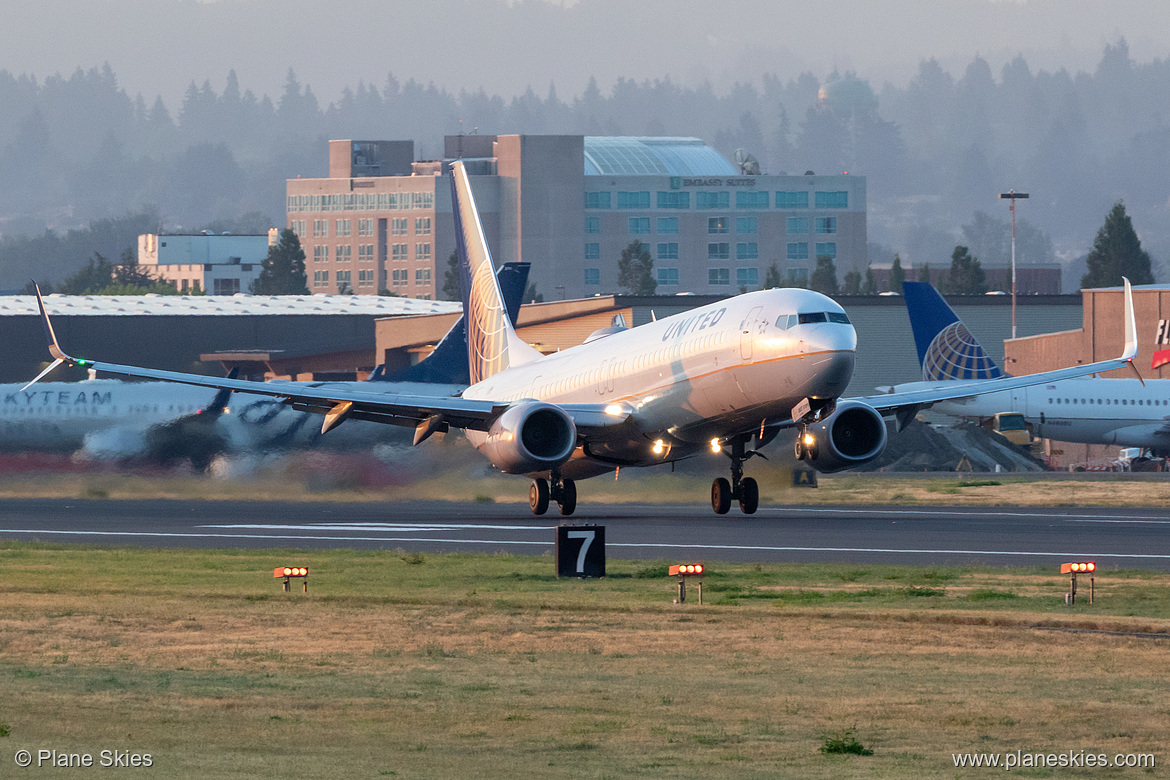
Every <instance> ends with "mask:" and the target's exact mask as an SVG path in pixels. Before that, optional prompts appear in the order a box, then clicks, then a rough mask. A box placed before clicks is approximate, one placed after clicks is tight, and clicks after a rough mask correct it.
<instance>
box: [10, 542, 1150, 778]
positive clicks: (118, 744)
mask: <svg viewBox="0 0 1170 780" xmlns="http://www.w3.org/2000/svg"><path fill="white" fill-rule="evenodd" d="M292 563H297V564H300V565H305V566H308V567H310V578H309V593H308V595H305V594H302V593H300V592H295V591H294V592H293V593H289V594H285V593H282V592H280V583H279V581H278V580H274V579H273V578H272V576H271V571H272V568H273V567H274V566H276V565H287V564H292ZM665 564H666V562H644V561H643V562H633V561H615V560H610V562H609V574H610V576H608V577H607V578H606V579H604V580H595V581H577V580H557V579H556V578H555V577H553V576H552V560H551V557H549V556H503V555H497V556H492V555H419V554H407V553H402V552H389V551H386V552H381V551H369V552H365V551H347V550H346V551H343V550H337V551H315V552H307V553H292V552H281V551H231V550H225V551H188V550H143V549H126V548H97V547H80V546H53V545H44V544H23V543H2V544H0V776H4V777H9V776H20V775H19V771H18V770H15V769H14V767H13V765H12V756H13V754H14V753H15V751H17V750H19V749H29V750H33V751H34V753H35V751H36V750H37V749H40V748H54V749H57V750H59V751H67V752H90V753H92V754H94V755H95V756H96V755H97V754H98V752H99V751H100V750H103V749H119V750H129V751H132V752H139V753H150V754H151V756H152V760H153V764H154V766H153V768H152V769H151V770H137V771H136V773H137V774H145V773H148V772H154V773H156V775H159V776H168V777H169V776H180V777H200V778H217V777H236V776H251V777H288V776H297V777H347V778H349V777H380V776H395V777H442V778H449V777H453V778H463V777H468V778H470V777H537V778H543V777H548V778H570V777H571V778H577V777H587V778H592V777H596V778H612V777H652V778H655V777H662V778H677V777H679V776H687V777H703V778H707V777H729V778H731V777H734V778H745V777H747V778H752V777H761V778H763V777H813V778H818V777H823V778H836V777H884V778H903V777H940V776H946V777H954V776H960V777H977V776H986V775H987V774H988V771H989V770H986V769H966V770H959V769H955V768H954V764H953V761H952V758H951V754H952V753H957V752H965V751H980V752H1008V751H1013V752H1014V751H1016V750H1018V749H1022V750H1024V751H1043V752H1062V751H1068V750H1074V751H1079V750H1082V749H1083V750H1090V751H1093V752H1102V753H1108V754H1110V755H1113V754H1115V753H1126V752H1141V753H1153V754H1155V756H1156V757H1157V758H1158V759H1159V762H1161V761H1162V760H1163V759H1165V760H1170V751H1168V748H1170V728H1168V726H1170V680H1168V678H1167V675H1166V672H1165V669H1166V655H1167V649H1168V647H1170V639H1162V638H1154V637H1153V636H1152V635H1155V634H1170V594H1168V593H1167V588H1166V586H1167V584H1170V578H1167V576H1165V575H1162V574H1157V573H1149V572H1132V571H1109V572H1100V574H1099V576H1098V578H1097V601H1096V603H1095V604H1094V605H1093V606H1089V605H1088V604H1087V599H1085V602H1086V603H1078V604H1077V605H1076V606H1075V607H1072V608H1069V607H1067V606H1065V604H1064V601H1063V592H1064V590H1065V588H1066V586H1067V582H1066V581H1065V580H1064V579H1062V578H1061V577H1060V576H1059V575H1057V574H1055V573H1054V572H1053V571H1052V570H1051V569H1043V570H1041V569H997V568H989V567H980V568H975V567H933V568H921V567H898V566H846V565H788V564H763V565H756V564H717V563H712V562H709V566H710V570H709V573H708V575H707V576H706V577H705V597H706V601H707V603H706V604H704V605H702V606H700V605H698V604H695V603H693V597H694V595H695V594H694V588H693V586H692V588H691V595H692V600H688V602H687V603H686V604H683V605H677V604H674V603H672V596H673V593H674V584H673V581H672V580H671V579H670V578H668V577H667V576H665ZM1086 584H1087V583H1085V582H1084V581H1082V594H1081V595H1082V596H1085V595H1087V593H1086V592H1085V588H1084V585H1086ZM1096 632H1114V633H1112V634H1111V633H1096ZM846 733H848V734H849V736H850V737H851V738H855V739H856V740H858V741H859V742H860V743H861V744H862V745H864V746H865V747H866V748H869V749H872V750H873V755H870V756H861V755H825V754H822V753H821V752H820V750H819V748H820V747H821V746H822V745H824V744H825V742H826V739H829V738H832V737H834V736H845V735H846ZM27 771H29V772H30V773H31V772H33V771H35V770H27ZM86 771H88V772H92V771H93V770H56V771H55V772H54V773H53V774H54V776H63V777H69V776H73V775H75V774H76V775H80V774H81V773H82V772H86ZM998 771H999V772H1001V773H1002V772H1003V770H998ZM1012 774H1016V775H1024V776H1029V777H1049V776H1053V777H1055V776H1065V775H1068V774H1069V772H1068V771H1067V770H1043V771H1038V772H1037V771H1035V770H1025V771H1020V772H1014V773H1012ZM1072 774H1074V775H1075V774H1076V772H1073V773H1072ZM1083 774H1085V775H1089V774H1091V775H1092V776H1106V777H1128V776H1137V775H1145V774H1147V772H1146V771H1143V770H1137V769H1128V770H1124V769H1123V770H1107V771H1104V772H1102V771H1101V770H1083ZM1153 774H1154V775H1155V776H1161V775H1164V774H1165V770H1164V769H1161V768H1159V769H1157V770H1155V771H1154V772H1153Z"/></svg>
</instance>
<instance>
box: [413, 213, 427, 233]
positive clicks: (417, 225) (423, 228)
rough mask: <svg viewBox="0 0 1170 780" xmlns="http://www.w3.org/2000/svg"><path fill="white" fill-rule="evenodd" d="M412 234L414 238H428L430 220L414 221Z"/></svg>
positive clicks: (421, 218) (423, 218) (420, 219)
mask: <svg viewBox="0 0 1170 780" xmlns="http://www.w3.org/2000/svg"><path fill="white" fill-rule="evenodd" d="M414 234H415V235H416V236H429V235H430V234H431V218H430V217H419V218H418V219H416V220H415V221H414Z"/></svg>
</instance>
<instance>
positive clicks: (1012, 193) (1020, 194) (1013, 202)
mask: <svg viewBox="0 0 1170 780" xmlns="http://www.w3.org/2000/svg"><path fill="white" fill-rule="evenodd" d="M999 197H1001V198H1007V199H1008V200H1010V201H1011V204H1010V205H1009V206H1008V210H1009V211H1011V212H1012V338H1013V339H1014V338H1015V337H1016V198H1026V197H1028V193H1026V192H1016V191H1015V190H1008V191H1007V192H1001V193H999Z"/></svg>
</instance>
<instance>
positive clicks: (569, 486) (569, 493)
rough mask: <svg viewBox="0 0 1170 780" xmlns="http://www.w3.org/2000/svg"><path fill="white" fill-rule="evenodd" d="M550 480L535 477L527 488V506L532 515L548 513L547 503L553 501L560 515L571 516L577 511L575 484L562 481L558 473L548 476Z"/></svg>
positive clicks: (554, 472)
mask: <svg viewBox="0 0 1170 780" xmlns="http://www.w3.org/2000/svg"><path fill="white" fill-rule="evenodd" d="M549 476H551V477H552V480H551V482H550V480H547V479H545V478H544V477H537V478H536V479H534V480H532V485H530V486H529V488H528V506H529V507H530V508H531V509H532V514H534V515H543V514H544V513H545V512H547V511H548V504H549V501H550V500H551V501H555V502H556V503H557V508H558V509H559V510H560V512H561V514H562V515H566V516H568V515H571V514H573V512H574V511H576V509H577V483H576V482H574V481H573V480H571V479H562V478H561V474H560V472H559V471H553V472H551V474H550V475H549Z"/></svg>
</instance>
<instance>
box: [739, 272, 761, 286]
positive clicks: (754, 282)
mask: <svg viewBox="0 0 1170 780" xmlns="http://www.w3.org/2000/svg"><path fill="white" fill-rule="evenodd" d="M735 284H736V286H737V287H757V286H759V284H760V269H758V268H736V269H735Z"/></svg>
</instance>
